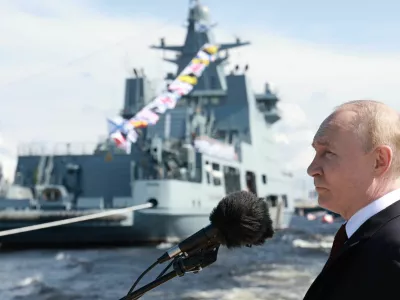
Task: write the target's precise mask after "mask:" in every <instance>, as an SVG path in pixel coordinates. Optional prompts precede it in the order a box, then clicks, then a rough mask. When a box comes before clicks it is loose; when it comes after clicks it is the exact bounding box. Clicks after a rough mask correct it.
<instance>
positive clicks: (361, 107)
mask: <svg viewBox="0 0 400 300" xmlns="http://www.w3.org/2000/svg"><path fill="white" fill-rule="evenodd" d="M341 110H342V111H343V110H346V111H353V112H355V113H356V117H355V118H354V120H353V122H352V125H353V126H354V128H353V129H354V130H355V132H356V134H357V135H358V136H359V138H360V140H361V142H362V144H363V148H364V150H365V152H369V151H371V150H372V149H374V148H375V147H377V146H379V145H387V146H389V147H390V148H391V149H392V151H393V160H392V165H391V168H390V173H391V174H392V175H394V176H396V177H398V176H400V114H399V113H398V112H396V111H395V110H394V109H393V108H391V107H390V106H388V105H387V104H385V103H383V102H379V101H374V100H354V101H349V102H345V103H343V104H341V105H339V106H338V107H336V109H335V111H336V112H338V111H341Z"/></svg>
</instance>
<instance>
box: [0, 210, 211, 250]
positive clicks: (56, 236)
mask: <svg viewBox="0 0 400 300" xmlns="http://www.w3.org/2000/svg"><path fill="white" fill-rule="evenodd" d="M131 215H133V218H132V219H133V220H134V222H133V223H132V224H121V223H119V224H117V223H115V222H114V223H112V222H108V223H107V222H103V223H102V222H90V221H85V222H80V223H74V224H68V225H62V226H55V227H51V228H44V229H38V230H33V231H28V232H21V233H18V234H12V235H7V236H2V237H0V244H1V248H2V249H5V248H31V247H34V248H38V247H45V248H48V247H50V248H51V247H56V248H59V247H68V248H69V247H72V248H79V247H92V246H96V247H97V246H106V247H110V246H111V247H112V246H129V245H149V244H150V245H152V244H159V243H162V242H178V241H179V240H182V239H183V238H185V237H187V236H189V235H191V234H193V233H194V232H196V231H198V230H199V229H201V228H202V227H204V226H205V225H207V224H209V220H208V217H209V214H207V213H206V212H204V213H185V214H176V213H170V212H155V213H144V212H135V213H133V214H131ZM42 223H43V222H38V221H30V222H26V221H25V222H21V221H18V220H15V221H13V222H6V223H4V222H3V223H0V231H3V230H9V229H13V228H22V227H25V226H31V225H37V224H42Z"/></svg>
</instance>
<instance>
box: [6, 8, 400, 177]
mask: <svg viewBox="0 0 400 300" xmlns="http://www.w3.org/2000/svg"><path fill="white" fill-rule="evenodd" d="M21 3H22V2H18V1H8V2H5V3H4V4H3V7H2V10H1V11H0V26H2V28H3V30H2V39H0V51H1V55H0V63H1V65H2V68H1V69H0V107H1V111H0V113H1V126H2V127H1V130H2V132H3V133H4V135H6V136H7V137H8V138H7V141H12V142H13V145H17V144H20V143H26V142H30V141H43V140H47V141H52V142H62V141H64V142H69V141H72V142H88V143H93V144H94V143H95V142H96V141H97V140H98V137H99V136H104V135H105V133H106V123H105V117H106V116H113V115H115V114H117V113H118V111H119V110H120V109H121V108H122V105H123V99H124V80H125V78H126V77H127V76H130V74H131V69H132V68H133V67H136V68H144V69H145V72H146V74H147V76H148V77H149V78H151V79H156V80H157V83H158V84H159V83H161V79H162V78H163V77H164V75H165V73H166V72H167V71H175V68H174V66H173V65H170V64H168V63H165V62H163V61H162V60H161V58H162V53H161V52H158V51H156V50H151V49H149V45H151V44H155V43H158V41H159V38H160V37H162V36H165V37H166V43H167V44H182V43H183V41H184V34H185V30H184V28H182V27H181V26H180V24H181V21H183V20H184V19H185V18H186V13H187V8H182V9H181V11H182V14H184V15H182V20H177V21H174V22H171V21H168V22H163V21H161V18H158V17H157V16H146V15H143V14H137V13H135V12H134V14H135V16H134V17H133V16H132V15H130V16H129V18H127V17H117V16H115V15H113V16H110V15H106V14H104V13H101V11H99V10H97V9H96V8H95V7H90V6H88V4H84V2H82V1H68V2H62V3H61V2H57V4H55V2H53V1H41V2H40V3H39V2H37V1H32V2H30V6H29V7H27V6H26V2H24V6H22V5H21ZM211 14H212V7H211ZM250 21H251V20H249V23H248V24H247V25H243V29H242V31H241V32H239V33H238V35H239V36H241V37H242V39H243V40H250V41H251V42H252V45H251V46H247V47H243V48H240V49H238V50H233V51H231V52H230V57H231V59H230V61H231V64H230V65H229V66H227V70H229V69H231V68H232V67H233V65H234V64H239V65H241V66H244V65H245V64H246V63H248V64H249V65H250V69H249V71H248V74H249V76H250V78H251V81H252V83H253V87H254V89H255V91H260V90H263V89H264V85H265V81H268V82H269V84H270V85H271V86H272V89H273V90H275V91H276V92H277V94H278V96H279V97H280V98H281V99H282V101H281V104H280V108H281V109H282V111H283V117H284V118H283V120H282V121H280V122H279V123H277V124H276V126H275V127H276V128H275V129H274V130H275V132H276V135H277V137H279V138H278V139H279V140H280V141H281V142H282V141H283V142H284V143H283V144H281V145H282V155H284V156H285V157H286V158H285V159H286V161H288V167H291V168H292V169H294V170H298V171H299V172H300V173H304V172H305V168H306V166H307V165H308V163H309V161H310V157H312V155H311V154H312V150H311V148H310V147H309V144H310V143H311V140H312V136H313V134H314V132H315V131H316V129H317V128H318V125H319V123H320V122H321V121H322V120H323V118H325V117H326V115H327V114H328V113H329V112H330V111H331V110H332V109H333V107H334V106H336V105H338V104H340V103H341V102H343V101H347V100H352V99H359V98H374V99H378V100H382V101H384V102H386V103H388V104H390V105H392V106H393V107H395V108H396V109H399V108H400V107H399V106H400V104H399V103H400V102H398V98H399V92H398V78H400V53H399V54H385V53H366V52H365V53H355V52H352V50H351V49H341V48H340V47H339V46H332V47H331V46H326V45H325V46H323V45H316V44H312V43H308V42H304V41H297V40H293V39H288V38H285V37H283V36H278V35H276V34H274V32H273V30H271V29H268V28H259V27H254V26H253V25H251V23H250ZM224 28H229V24H222V25H220V27H217V29H216V33H215V35H216V38H217V42H232V39H233V34H232V33H231V32H229V31H228V30H226V29H224ZM157 87H158V88H159V86H156V88H157ZM10 151H11V153H15V151H16V146H13V148H12V149H10ZM0 159H4V160H5V161H10V159H9V158H6V157H5V156H4V157H3V158H1V157H0ZM3 163H4V162H3Z"/></svg>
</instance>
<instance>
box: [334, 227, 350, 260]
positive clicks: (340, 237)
mask: <svg viewBox="0 0 400 300" xmlns="http://www.w3.org/2000/svg"><path fill="white" fill-rule="evenodd" d="M347 240H348V238H347V233H346V224H343V225H342V226H341V227H340V228H339V230H338V232H337V233H336V235H335V239H334V240H333V244H332V249H331V255H330V256H331V257H333V256H335V255H336V254H337V253H338V252H339V250H340V248H341V247H343V245H344V243H345V242H346V241H347Z"/></svg>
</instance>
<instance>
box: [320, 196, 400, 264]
mask: <svg viewBox="0 0 400 300" xmlns="http://www.w3.org/2000/svg"><path fill="white" fill-rule="evenodd" d="M398 216H400V201H397V202H395V203H393V204H392V205H390V206H388V207H387V208H385V209H384V210H382V211H380V212H379V213H377V214H376V215H374V216H372V217H371V218H369V219H368V220H367V221H366V222H364V224H362V225H361V226H360V228H358V230H357V231H356V232H354V234H353V235H352V236H351V237H350V238H349V239H348V240H347V241H346V242H345V243H344V245H343V247H342V248H341V249H340V251H339V252H338V253H337V254H336V255H335V256H334V257H332V258H330V259H329V260H328V262H327V264H326V265H325V267H324V269H327V268H329V267H330V266H331V265H332V264H333V263H334V262H335V261H337V260H338V259H339V258H340V257H341V256H342V255H343V254H345V253H346V252H347V251H349V250H351V249H352V248H353V247H354V246H357V245H358V244H360V243H362V242H363V241H366V240H367V239H369V238H370V237H371V236H373V235H374V234H375V232H377V231H378V230H379V229H381V228H382V227H383V226H384V225H385V224H386V223H388V222H389V221H391V220H392V219H394V218H396V217H398Z"/></svg>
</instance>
